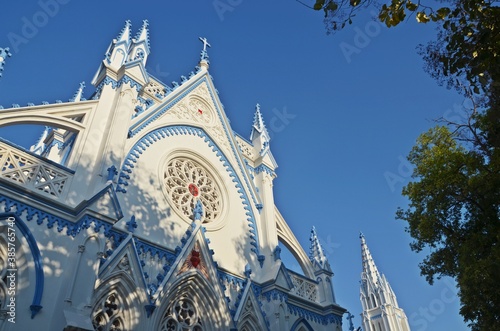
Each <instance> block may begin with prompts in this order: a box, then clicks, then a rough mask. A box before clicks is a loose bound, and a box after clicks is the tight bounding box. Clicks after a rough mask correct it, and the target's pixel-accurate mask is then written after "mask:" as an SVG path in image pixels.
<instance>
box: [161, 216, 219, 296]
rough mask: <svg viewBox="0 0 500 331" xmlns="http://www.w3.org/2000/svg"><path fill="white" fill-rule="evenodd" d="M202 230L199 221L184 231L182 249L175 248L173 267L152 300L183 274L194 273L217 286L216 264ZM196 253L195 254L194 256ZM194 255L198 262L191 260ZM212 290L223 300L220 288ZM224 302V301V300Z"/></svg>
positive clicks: (162, 293)
mask: <svg viewBox="0 0 500 331" xmlns="http://www.w3.org/2000/svg"><path fill="white" fill-rule="evenodd" d="M203 232H204V228H203V227H202V225H201V223H200V222H199V221H196V222H193V223H192V225H191V226H190V228H189V229H188V230H187V231H186V236H184V238H182V240H181V245H182V247H179V246H178V248H177V250H178V251H179V254H178V255H177V258H176V260H175V262H174V263H173V267H172V268H171V269H170V270H169V272H168V273H167V274H166V275H165V278H164V280H163V282H162V283H161V284H160V285H159V287H158V289H157V291H156V293H155V295H154V296H153V299H159V298H161V297H162V296H163V295H164V294H165V292H166V291H168V289H169V288H170V286H171V284H172V283H174V282H175V281H176V280H177V279H178V278H179V277H181V276H182V275H183V274H184V273H189V272H191V273H193V272H196V273H198V274H199V275H200V276H202V277H203V278H204V279H206V280H207V281H208V282H210V283H211V284H217V285H219V283H218V281H216V280H218V277H217V267H216V262H214V261H213V259H212V254H213V253H212V250H211V249H210V248H209V247H208V242H209V241H208V239H207V238H206V237H205V235H204V233H203ZM194 253H196V254H194ZM194 255H196V258H197V259H198V261H195V259H194V258H193V257H194ZM213 290H215V291H216V292H217V294H218V295H220V296H221V298H224V291H223V290H222V288H221V287H220V286H214V288H213ZM224 300H225V299H224Z"/></svg>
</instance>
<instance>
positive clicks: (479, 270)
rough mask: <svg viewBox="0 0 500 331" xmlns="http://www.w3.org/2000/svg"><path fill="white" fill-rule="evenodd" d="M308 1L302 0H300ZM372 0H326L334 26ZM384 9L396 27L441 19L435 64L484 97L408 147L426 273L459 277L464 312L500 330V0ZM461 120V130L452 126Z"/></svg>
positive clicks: (431, 50) (397, 0)
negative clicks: (412, 21) (464, 116)
mask: <svg viewBox="0 0 500 331" xmlns="http://www.w3.org/2000/svg"><path fill="white" fill-rule="evenodd" d="M297 1H300V0H297ZM371 1H372V0H349V1H348V0H323V1H316V2H315V6H314V9H316V10H323V11H324V13H325V22H326V24H327V30H328V31H329V32H335V31H337V30H340V29H343V28H344V27H345V26H346V24H352V19H353V18H354V16H355V13H356V11H357V10H360V9H362V8H367V7H369V6H370V5H372V3H371ZM382 1H383V2H385V3H383V4H382V6H381V7H378V10H379V11H378V13H379V15H378V19H379V20H380V21H381V22H383V23H385V25H386V26H387V27H394V26H397V25H399V24H400V23H401V22H403V21H406V20H409V19H410V18H412V19H413V18H414V19H415V20H416V21H417V22H418V23H424V24H425V23H429V22H433V23H434V24H437V25H438V34H437V38H436V40H435V41H432V42H430V43H429V44H428V45H426V46H422V45H421V46H420V53H421V55H422V56H423V58H424V60H425V63H426V67H425V70H426V71H427V72H428V73H429V74H430V75H431V76H432V77H433V78H435V79H436V80H437V81H438V82H439V83H440V84H446V85H447V86H448V87H454V88H457V89H458V90H459V91H461V92H462V93H463V94H464V95H465V97H466V98H468V99H469V100H471V101H472V102H473V104H474V106H473V109H472V112H471V113H470V117H469V118H467V119H464V121H463V122H461V123H451V122H446V121H445V124H447V126H439V127H436V128H433V129H431V130H430V131H428V132H426V133H424V134H422V135H421V136H420V137H419V139H418V141H417V144H416V145H415V147H414V148H413V149H412V151H411V152H410V154H409V156H408V160H409V161H410V162H411V163H412V164H413V165H414V166H415V169H414V172H413V177H412V178H413V181H412V182H410V183H409V184H408V185H407V186H406V187H405V188H404V189H403V195H405V196H407V197H408V199H409V202H410V203H409V206H408V208H407V209H399V210H398V211H397V218H399V219H401V220H404V221H406V222H408V228H407V230H408V232H409V233H410V235H411V236H412V238H413V239H414V242H413V243H412V244H411V248H412V249H413V250H414V251H417V252H420V251H423V250H424V249H425V251H429V252H430V253H429V254H428V255H427V257H426V258H425V259H424V260H423V262H422V263H421V264H420V268H421V273H422V275H424V276H425V277H426V279H427V281H429V283H431V284H432V283H433V281H434V279H435V278H439V277H442V276H450V277H453V278H454V279H455V280H456V281H457V284H458V288H459V295H460V300H461V309H460V313H461V314H462V316H463V317H464V319H465V320H466V321H468V322H469V325H470V326H471V328H472V330H474V331H475V330H488V331H489V330H500V288H499V287H498V286H497V284H496V280H497V279H500V278H499V275H500V152H499V150H500V7H499V2H498V1H494V0H460V1H458V0H453V1H451V0H442V1H440V2H433V5H436V4H437V8H434V7H432V6H427V5H425V4H424V3H423V2H421V1H420V0H418V1H417V2H416V3H414V2H412V1H411V0H382ZM450 130H451V131H450Z"/></svg>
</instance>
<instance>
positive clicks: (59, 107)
mask: <svg viewBox="0 0 500 331" xmlns="http://www.w3.org/2000/svg"><path fill="white" fill-rule="evenodd" d="M97 102H98V101H96V100H90V101H83V103H85V107H83V106H82V102H79V103H74V104H71V103H69V104H68V103H61V104H51V105H46V106H36V107H34V108H31V107H26V108H13V109H7V110H3V111H2V117H1V118H0V127H3V126H8V125H13V124H40V125H47V126H52V127H58V128H62V129H65V130H68V131H73V132H82V131H83V130H85V128H86V126H85V125H84V124H82V123H81V122H78V121H76V120H74V118H78V117H81V116H85V115H87V114H88V113H89V112H90V111H92V110H93V109H94V107H95V105H94V104H97Z"/></svg>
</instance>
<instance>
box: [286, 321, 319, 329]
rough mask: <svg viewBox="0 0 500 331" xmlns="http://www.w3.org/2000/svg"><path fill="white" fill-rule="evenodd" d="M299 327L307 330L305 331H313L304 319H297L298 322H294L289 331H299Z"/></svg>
mask: <svg viewBox="0 0 500 331" xmlns="http://www.w3.org/2000/svg"><path fill="white" fill-rule="evenodd" d="M301 327H303V328H305V329H307V331H314V329H313V328H312V327H311V325H310V324H309V323H308V322H307V321H306V320H305V319H304V318H299V319H298V320H296V321H295V323H293V325H292V328H291V329H290V331H300V328H301Z"/></svg>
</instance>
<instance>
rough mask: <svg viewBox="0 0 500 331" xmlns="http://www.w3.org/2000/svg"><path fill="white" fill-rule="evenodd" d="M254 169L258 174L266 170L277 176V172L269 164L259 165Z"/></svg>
mask: <svg viewBox="0 0 500 331" xmlns="http://www.w3.org/2000/svg"><path fill="white" fill-rule="evenodd" d="M254 170H255V173H256V174H260V173H261V172H265V173H267V174H269V175H271V176H276V173H275V172H274V170H273V169H271V168H269V167H268V166H266V165H264V164H261V165H259V166H257V167H256V168H255V169H254Z"/></svg>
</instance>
